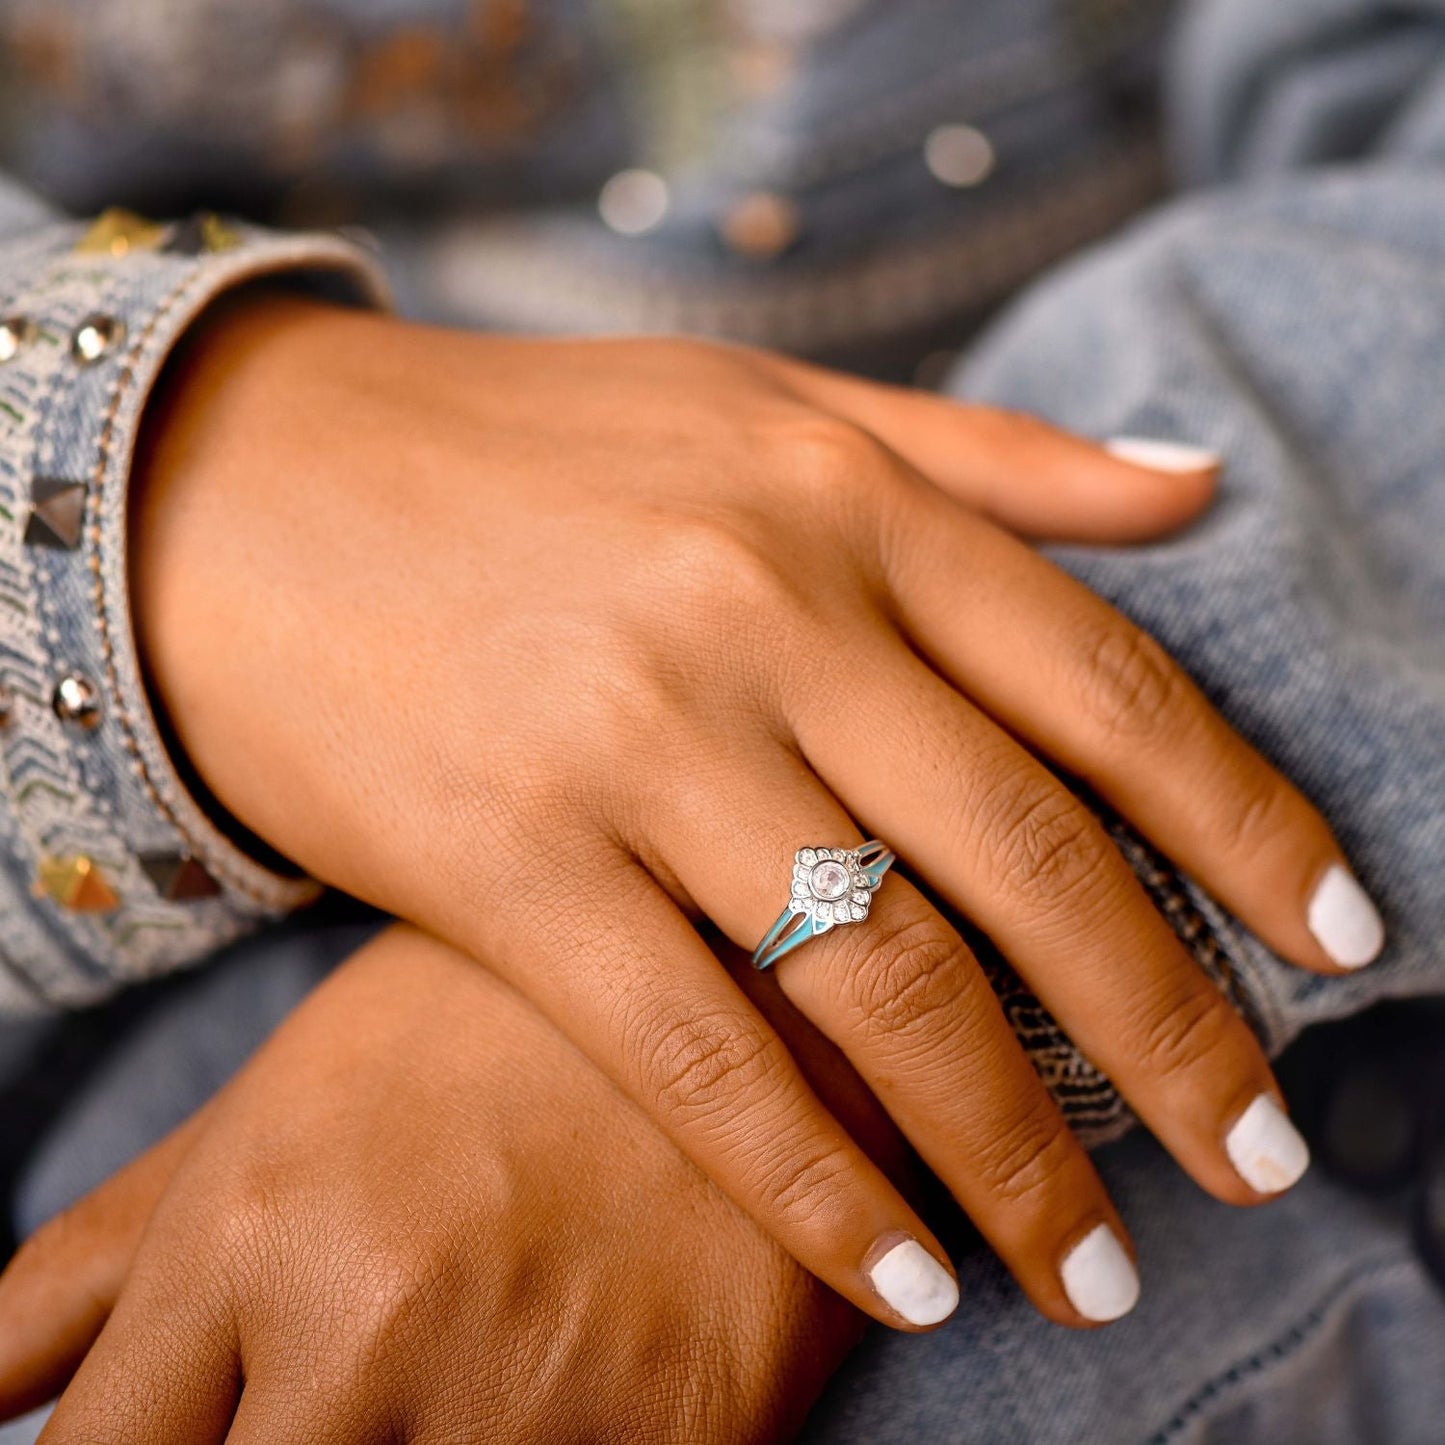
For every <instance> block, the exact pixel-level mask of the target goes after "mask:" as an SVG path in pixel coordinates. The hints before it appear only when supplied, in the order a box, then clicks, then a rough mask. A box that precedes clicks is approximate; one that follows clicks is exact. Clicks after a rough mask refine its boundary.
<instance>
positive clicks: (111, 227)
mask: <svg viewBox="0 0 1445 1445" xmlns="http://www.w3.org/2000/svg"><path fill="white" fill-rule="evenodd" d="M169 234H170V228H169V227H168V226H160V225H157V224H156V223H155V222H154V221H148V220H146V218H145V217H144V216H138V215H136V213H135V212H134V211H127V210H124V209H123V208H121V207H119V206H114V207H112V208H111V209H110V210H108V211H102V212H101V213H100V215H98V216H97V217H96V218H95V220H94V221H93V222H92V223H91V224H90V226H89V228H88V229H87V230H86V232H85V234H84V235H83V236H82V237H81V238H80V240H78V241H77V242H76V243H75V249H76V251H77V252H79V253H80V255H82V256H129V255H130V253H131V252H132V251H155V250H158V249H159V248H160V247H161V245H162V244H163V243H164V242H165V239H166V237H167V235H169Z"/></svg>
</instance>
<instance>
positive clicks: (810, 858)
mask: <svg viewBox="0 0 1445 1445" xmlns="http://www.w3.org/2000/svg"><path fill="white" fill-rule="evenodd" d="M817 861H818V850H817V849H816V848H800V849H799V850H798V862H799V863H801V864H802V865H803V867H804V868H811V867H812V866H813V864H814V863H816V862H817Z"/></svg>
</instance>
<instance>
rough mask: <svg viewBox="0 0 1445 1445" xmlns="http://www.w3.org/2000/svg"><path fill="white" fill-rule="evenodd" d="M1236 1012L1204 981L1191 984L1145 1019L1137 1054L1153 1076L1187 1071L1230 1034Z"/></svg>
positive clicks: (1162, 1076) (1175, 1074)
mask: <svg viewBox="0 0 1445 1445" xmlns="http://www.w3.org/2000/svg"><path fill="white" fill-rule="evenodd" d="M1234 1027H1235V1016H1234V1014H1233V1013H1232V1012H1231V1011H1230V1008H1229V1005H1228V1004H1227V1003H1225V1001H1224V1000H1223V999H1222V998H1221V997H1220V996H1219V995H1218V994H1217V993H1215V992H1214V991H1213V990H1212V989H1211V988H1210V987H1209V986H1208V985H1207V984H1205V983H1203V982H1202V981H1201V986H1200V987H1198V988H1192V989H1190V990H1189V992H1188V993H1187V994H1185V995H1184V996H1183V997H1180V998H1178V999H1175V1000H1173V1001H1171V1002H1170V1003H1169V1005H1168V1006H1167V1007H1165V1008H1162V1009H1159V1010H1157V1011H1155V1012H1154V1013H1153V1015H1152V1016H1151V1017H1150V1018H1148V1019H1146V1021H1145V1023H1144V1026H1143V1033H1142V1038H1141V1039H1140V1043H1139V1049H1138V1054H1137V1057H1138V1059H1139V1061H1140V1063H1141V1064H1142V1065H1143V1066H1144V1068H1145V1069H1146V1070H1147V1071H1148V1072H1149V1073H1150V1074H1151V1075H1152V1076H1153V1077H1155V1078H1161V1079H1169V1078H1175V1077H1179V1076H1181V1075H1185V1074H1188V1073H1189V1072H1190V1071H1192V1070H1193V1069H1195V1068H1197V1067H1198V1065H1199V1064H1200V1063H1201V1062H1202V1061H1204V1060H1206V1059H1208V1058H1210V1057H1211V1056H1212V1055H1213V1054H1214V1053H1215V1051H1216V1050H1217V1049H1218V1048H1219V1047H1220V1046H1221V1045H1223V1044H1224V1043H1225V1042H1226V1041H1227V1039H1228V1038H1229V1036H1230V1034H1231V1032H1232V1031H1233V1029H1234Z"/></svg>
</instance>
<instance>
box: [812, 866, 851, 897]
mask: <svg viewBox="0 0 1445 1445" xmlns="http://www.w3.org/2000/svg"><path fill="white" fill-rule="evenodd" d="M808 886H809V887H811V888H812V890H813V896H814V897H815V898H822V899H824V900H832V899H836V898H841V897H842V896H843V895H844V894H845V893H846V892H847V891H848V870H847V869H846V868H845V867H844V866H843V865H842V864H841V863H839V862H836V861H835V860H834V859H832V858H827V859H825V860H824V861H823V862H821V863H819V864H818V866H817V867H816V868H814V869H813V874H812V877H811V878H809V879H808Z"/></svg>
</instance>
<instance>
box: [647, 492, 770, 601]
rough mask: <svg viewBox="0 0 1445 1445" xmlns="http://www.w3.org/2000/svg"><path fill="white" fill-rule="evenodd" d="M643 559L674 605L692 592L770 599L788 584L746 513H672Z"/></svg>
mask: <svg viewBox="0 0 1445 1445" xmlns="http://www.w3.org/2000/svg"><path fill="white" fill-rule="evenodd" d="M639 561H640V562H641V564H642V571H643V576H644V580H645V582H646V584H647V586H648V587H649V589H650V590H652V591H653V592H654V593H655V595H658V596H661V597H664V598H666V599H668V602H669V605H676V603H677V601H678V599H688V598H691V599H695V600H701V601H705V602H707V603H708V604H709V605H712V604H714V603H716V602H717V601H719V600H722V601H732V600H742V601H750V600H754V599H759V598H761V599H762V600H765V601H766V600H768V599H770V598H772V597H774V596H776V595H777V594H778V593H779V592H781V591H783V590H784V588H783V579H782V577H781V574H780V572H779V570H778V568H777V566H776V565H775V564H774V562H773V560H772V559H771V558H770V557H769V556H768V554H767V551H766V549H765V548H764V547H763V546H762V545H760V538H758V537H756V536H754V535H752V529H751V527H750V526H749V525H748V521H747V519H746V517H745V516H742V515H733V514H729V515H722V514H718V515H709V516H700V515H678V514H670V515H669V516H668V518H667V519H666V523H665V525H664V526H663V527H661V528H660V529H659V532H658V535H657V536H656V537H655V538H654V539H653V541H652V544H651V546H650V547H648V548H647V549H646V555H645V556H642V557H639Z"/></svg>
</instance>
